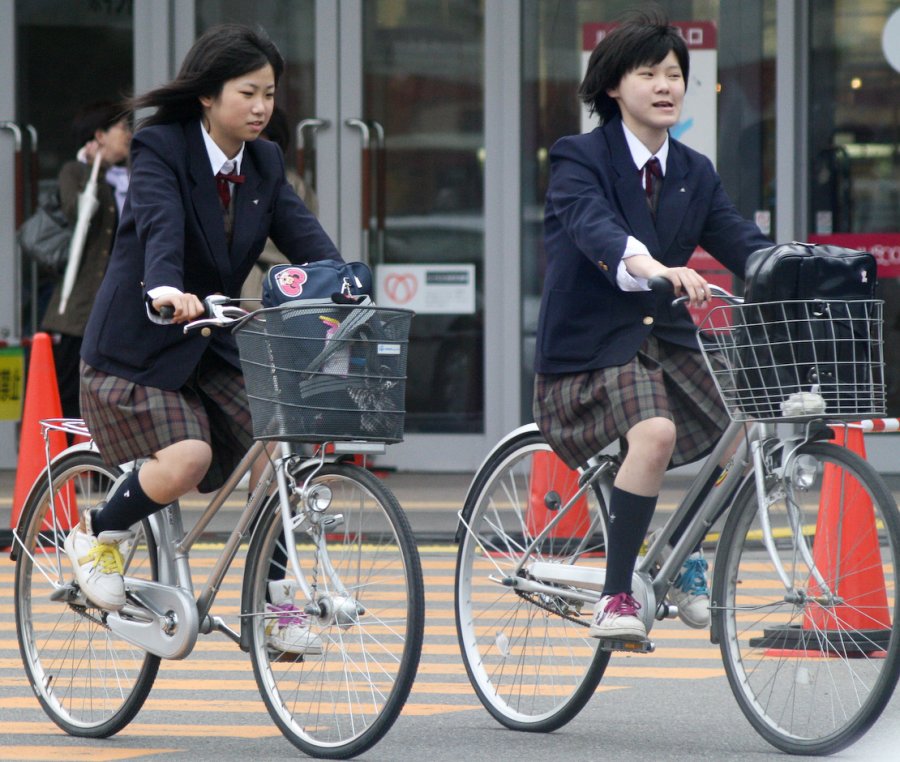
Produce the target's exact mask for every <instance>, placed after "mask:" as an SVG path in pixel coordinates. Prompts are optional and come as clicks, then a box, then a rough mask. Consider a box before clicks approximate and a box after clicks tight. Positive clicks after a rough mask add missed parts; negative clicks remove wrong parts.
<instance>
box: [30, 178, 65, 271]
mask: <svg viewBox="0 0 900 762" xmlns="http://www.w3.org/2000/svg"><path fill="white" fill-rule="evenodd" d="M72 229H73V226H72V225H71V224H70V223H69V218H68V217H66V215H65V213H64V212H63V210H62V205H61V203H60V199H59V189H58V188H54V189H53V190H50V191H46V192H45V193H43V194H41V198H40V203H39V205H38V208H37V210H36V211H35V212H34V214H32V215H31V216H30V217H29V218H28V219H27V220H25V222H23V223H22V227H20V228H19V232H18V234H17V237H18V241H19V246H21V248H22V253H23V254H24V256H25V259H26V261H28V262H36V263H37V265H38V267H39V268H40V269H41V270H42V271H44V272H45V273H47V274H48V275H62V274H63V273H64V272H65V269H66V262H67V261H68V259H69V244H70V243H71V241H72Z"/></svg>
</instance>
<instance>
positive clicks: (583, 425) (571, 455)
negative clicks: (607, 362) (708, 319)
mask: <svg viewBox="0 0 900 762" xmlns="http://www.w3.org/2000/svg"><path fill="white" fill-rule="evenodd" d="M533 412H534V419H535V422H536V423H537V425H538V428H539V429H540V431H541V434H543V435H544V438H545V439H546V440H547V444H549V445H550V446H551V447H552V448H553V450H554V452H556V454H557V455H559V457H560V458H562V460H563V462H565V463H566V465H567V466H569V468H579V467H581V466H583V465H585V463H586V462H587V460H588V458H591V457H593V456H594V455H597V454H598V453H599V452H600V451H601V450H603V449H604V448H605V447H607V446H608V445H610V444H612V443H613V442H615V441H616V440H617V439H619V438H622V437H624V436H625V434H626V433H627V432H628V431H629V430H630V429H631V428H632V427H633V426H634V425H636V424H638V423H640V422H641V421H644V420H647V419H648V418H668V419H669V420H671V421H673V422H674V423H675V431H676V443H675V451H674V452H673V454H672V461H671V463H670V467H674V466H680V465H684V464H685V463H690V462H691V461H694V460H697V459H698V458H701V457H703V456H704V455H706V454H707V453H708V452H709V451H710V450H711V449H712V448H713V447H714V446H715V444H716V443H717V442H718V440H719V438H720V437H721V435H722V432H723V431H724V430H725V429H726V427H727V426H728V423H729V418H728V413H727V412H726V411H725V407H724V406H723V405H722V401H721V399H720V397H719V393H718V391H717V390H716V386H715V383H714V381H713V379H712V376H711V375H710V374H709V371H708V369H707V367H706V364H705V362H704V360H703V357H702V356H701V354H700V352H699V351H698V352H692V351H691V350H688V349H685V348H683V347H679V346H675V345H674V344H669V343H668V342H665V341H660V340H659V339H657V338H656V337H655V336H653V335H650V336H648V337H647V340H646V341H645V342H644V344H643V345H642V346H641V348H640V350H639V351H638V353H637V355H636V356H635V357H634V359H632V360H631V361H630V362H627V363H625V364H624V365H620V366H616V367H611V368H600V369H599V370H590V371H584V372H581V373H571V374H540V373H539V374H537V377H536V379H535V386H534V405H533Z"/></svg>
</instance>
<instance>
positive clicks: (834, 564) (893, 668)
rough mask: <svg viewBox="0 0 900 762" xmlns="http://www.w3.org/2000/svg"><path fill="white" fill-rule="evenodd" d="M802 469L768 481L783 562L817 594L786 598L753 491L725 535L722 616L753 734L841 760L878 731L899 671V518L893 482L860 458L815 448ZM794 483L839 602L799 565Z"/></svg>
mask: <svg viewBox="0 0 900 762" xmlns="http://www.w3.org/2000/svg"><path fill="white" fill-rule="evenodd" d="M792 463H793V465H789V466H788V467H789V468H790V473H786V474H785V475H784V478H783V479H781V478H779V479H775V478H772V479H770V480H769V483H768V485H767V491H768V494H767V496H766V500H767V501H769V502H770V503H771V504H770V507H769V511H768V513H769V516H770V521H771V523H772V528H773V532H774V534H775V537H776V540H777V552H778V555H779V558H780V559H781V562H782V564H783V565H784V568H785V570H786V572H787V574H788V577H789V581H790V583H791V585H792V586H793V587H794V588H796V589H798V590H800V591H803V592H804V593H805V594H806V597H805V598H804V597H798V596H789V595H786V594H784V591H785V587H784V585H783V583H782V582H781V581H780V577H779V576H778V575H777V573H776V572H775V567H774V566H773V565H772V562H771V560H770V557H769V555H768V553H767V551H766V550H765V549H764V548H763V547H762V544H761V543H760V541H759V538H760V537H761V536H762V535H761V528H760V521H759V517H758V513H757V501H756V487H755V485H753V484H749V485H748V487H747V488H746V489H744V490H742V491H741V492H740V493H739V495H738V497H737V499H736V500H735V505H734V507H733V509H732V511H731V514H730V516H729V518H728V520H727V522H726V525H725V528H724V529H723V533H722V538H721V541H720V545H719V550H718V553H717V557H716V579H715V581H714V591H715V592H714V596H713V598H714V602H713V604H712V609H713V612H714V615H715V616H717V617H719V618H720V622H719V632H720V640H719V646H720V650H721V653H722V659H723V661H724V665H725V671H726V673H727V676H728V681H729V684H730V686H731V690H732V692H733V693H734V695H735V697H736V699H737V701H738V704H739V705H740V707H741V710H742V711H743V713H744V714H745V715H746V717H747V719H748V720H749V721H750V723H751V724H752V725H753V727H754V728H755V729H756V730H757V731H758V732H759V733H760V734H761V735H762V737H763V738H765V739H766V741H768V742H769V743H770V744H772V745H773V746H775V747H776V748H778V749H781V750H782V751H785V752H787V753H790V754H802V755H821V754H831V753H834V752H836V751H839V750H841V749H843V748H845V747H847V746H849V745H850V744H851V743H853V742H854V741H855V740H857V739H858V738H859V737H860V736H862V735H863V734H864V733H865V732H866V731H867V730H868V729H869V728H870V727H871V726H872V724H873V723H874V722H875V720H876V719H877V718H878V716H879V715H880V714H881V712H882V710H883V709H884V707H885V705H886V704H887V702H888V700H889V699H890V697H891V695H892V694H893V691H894V686H895V685H896V682H897V676H898V672H900V640H898V638H900V635H898V633H897V631H896V630H895V628H894V624H895V623H896V622H897V621H898V620H897V616H898V613H900V608H898V607H900V601H898V597H897V588H896V573H897V563H898V552H900V550H898V549H900V517H898V514H897V505H896V502H895V500H894V498H893V496H892V495H891V493H890V491H889V490H888V488H887V486H886V485H885V484H884V481H883V480H882V479H881V477H880V476H879V475H878V474H877V473H876V471H875V470H874V469H873V468H872V466H871V465H869V464H868V463H867V462H866V461H865V460H863V459H862V458H860V457H859V456H858V455H856V454H855V453H853V452H851V451H848V450H846V449H844V448H842V447H837V446H835V445H832V444H827V443H812V444H806V445H803V446H802V447H801V448H800V449H799V450H798V451H797V453H796V457H794V458H793V461H792ZM786 483H787V484H789V485H792V487H791V489H793V493H794V498H793V502H794V503H795V504H796V505H797V508H798V509H799V510H798V514H797V515H798V518H799V524H797V525H798V526H800V527H802V534H803V536H805V537H806V538H807V542H808V543H809V546H810V548H811V551H810V552H811V557H812V559H813V564H814V566H815V567H816V568H817V569H818V570H819V572H820V573H821V575H822V577H823V579H824V581H825V582H826V583H827V585H828V586H829V588H830V589H831V590H833V591H835V592H836V594H837V595H838V596H840V598H839V599H837V601H836V602H835V605H829V601H828V600H827V599H826V596H824V595H822V587H821V585H820V583H819V582H818V581H816V580H815V579H814V578H813V577H812V575H811V572H810V566H809V564H806V563H804V561H803V559H802V558H801V557H800V554H799V550H798V547H799V543H798V541H797V535H796V534H795V533H794V532H793V531H792V529H791V525H790V522H789V520H788V513H787V506H788V505H789V501H788V499H787V497H786V496H787V494H788V491H789V488H786V487H785V486H784V485H785V484H786ZM869 505H871V508H869V507H868V506H869ZM720 591H721V592H720ZM716 598H719V602H718V603H716V602H715V599H716Z"/></svg>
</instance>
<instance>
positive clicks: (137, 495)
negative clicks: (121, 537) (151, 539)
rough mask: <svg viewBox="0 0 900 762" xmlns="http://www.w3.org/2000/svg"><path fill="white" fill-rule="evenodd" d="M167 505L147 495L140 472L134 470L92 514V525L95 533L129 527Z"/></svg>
mask: <svg viewBox="0 0 900 762" xmlns="http://www.w3.org/2000/svg"><path fill="white" fill-rule="evenodd" d="M165 507H166V506H165V505H164V504H160V503H156V502H154V501H153V500H151V499H150V498H149V497H147V495H146V494H145V493H144V490H143V488H142V487H141V483H140V481H139V480H138V472H137V471H132V472H131V473H130V474H129V475H128V477H127V478H126V479H125V481H123V482H122V483H121V484H120V485H119V489H117V490H116V491H115V493H114V494H113V496H112V497H111V498H110V499H109V500H108V501H107V503H106V505H104V506H103V507H102V508H101V509H100V510H99V511H96V512H95V513H94V514H93V515H92V516H91V526H92V527H93V530H94V534H95V535H97V534H100V532H105V531H106V530H107V529H112V530H118V529H128V528H129V527H131V526H132V525H133V524H137V523H138V522H139V521H140V520H141V519H143V518H146V517H147V516H149V515H150V514H153V513H156V512H157V511H159V510H161V509H163V508H165Z"/></svg>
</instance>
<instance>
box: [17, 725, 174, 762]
mask: <svg viewBox="0 0 900 762" xmlns="http://www.w3.org/2000/svg"><path fill="white" fill-rule="evenodd" d="M15 724H16V723H4V726H5V727H6V728H8V727H9V726H10V725H15ZM173 735H175V734H173ZM181 751H184V749H147V748H141V749H121V748H118V749H110V748H105V747H101V746H4V747H2V748H0V759H4V760H6V759H9V760H47V762H57V760H60V759H65V760H71V761H72V762H78V760H82V759H84V760H90V762H105V761H106V760H116V759H137V758H138V757H146V756H149V755H151V754H175V753H177V752H181Z"/></svg>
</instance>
